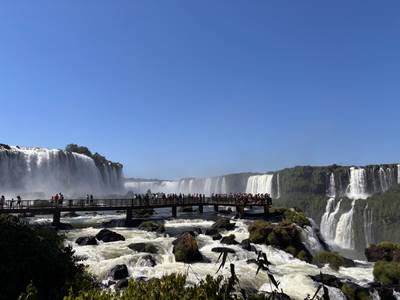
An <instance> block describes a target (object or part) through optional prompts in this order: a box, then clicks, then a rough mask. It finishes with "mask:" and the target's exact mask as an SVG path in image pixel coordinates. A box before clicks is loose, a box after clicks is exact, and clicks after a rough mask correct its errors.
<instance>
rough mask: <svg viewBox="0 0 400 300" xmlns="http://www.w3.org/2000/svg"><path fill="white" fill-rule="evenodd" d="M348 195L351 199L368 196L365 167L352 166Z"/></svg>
mask: <svg viewBox="0 0 400 300" xmlns="http://www.w3.org/2000/svg"><path fill="white" fill-rule="evenodd" d="M346 195H347V197H348V198H350V199H366V198H368V194H367V180H366V172H365V169H363V168H354V167H351V168H350V183H349V186H348V187H347V190H346Z"/></svg>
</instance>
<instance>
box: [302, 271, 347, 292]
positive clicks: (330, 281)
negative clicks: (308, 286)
mask: <svg viewBox="0 0 400 300" xmlns="http://www.w3.org/2000/svg"><path fill="white" fill-rule="evenodd" d="M310 278H311V279H312V280H314V281H315V282H318V283H323V284H326V285H329V286H331V287H335V288H338V289H340V288H341V287H342V285H343V284H342V282H341V280H340V279H339V278H337V277H336V276H334V275H329V274H318V275H315V276H314V275H310Z"/></svg>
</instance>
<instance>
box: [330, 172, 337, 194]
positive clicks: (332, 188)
mask: <svg viewBox="0 0 400 300" xmlns="http://www.w3.org/2000/svg"><path fill="white" fill-rule="evenodd" d="M335 196H336V184H335V175H334V174H333V173H331V175H330V176H329V188H328V197H333V198H334V197H335Z"/></svg>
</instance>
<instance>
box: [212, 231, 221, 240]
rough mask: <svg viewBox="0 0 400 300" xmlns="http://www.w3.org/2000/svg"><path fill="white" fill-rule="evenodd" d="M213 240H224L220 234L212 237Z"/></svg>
mask: <svg viewBox="0 0 400 300" xmlns="http://www.w3.org/2000/svg"><path fill="white" fill-rule="evenodd" d="M212 239H213V240H214V241H217V240H220V239H222V235H221V234H220V233H217V234H214V235H213V236H212Z"/></svg>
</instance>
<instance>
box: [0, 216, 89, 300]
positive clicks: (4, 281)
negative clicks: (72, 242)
mask: <svg viewBox="0 0 400 300" xmlns="http://www.w3.org/2000/svg"><path fill="white" fill-rule="evenodd" d="M73 254H74V253H73V251H72V249H71V248H69V247H67V248H65V247H64V246H63V238H62V237H60V236H59V235H57V233H56V231H55V230H53V229H51V228H44V227H31V226H28V225H27V224H25V223H24V222H23V221H21V220H20V219H19V218H17V217H13V216H4V215H0V282H1V286H2V288H1V293H0V299H7V300H8V299H17V298H18V296H19V295H20V294H21V293H22V292H24V291H25V290H26V292H25V295H24V296H23V297H25V298H22V299H35V298H33V296H29V295H37V299H44V300H46V299H51V300H57V299H62V298H63V296H64V295H65V294H66V293H67V292H68V289H69V288H71V287H72V288H74V289H80V288H84V287H87V286H91V285H92V284H93V280H92V278H91V277H90V276H88V275H87V274H86V273H85V272H84V269H83V266H82V265H81V264H79V263H78V262H79V259H78V258H76V257H74V255H73ZM27 286H28V288H26V287H27ZM28 296H29V297H30V298H29V297H28Z"/></svg>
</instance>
